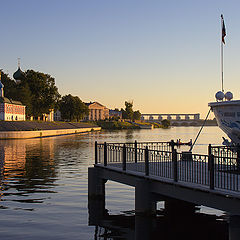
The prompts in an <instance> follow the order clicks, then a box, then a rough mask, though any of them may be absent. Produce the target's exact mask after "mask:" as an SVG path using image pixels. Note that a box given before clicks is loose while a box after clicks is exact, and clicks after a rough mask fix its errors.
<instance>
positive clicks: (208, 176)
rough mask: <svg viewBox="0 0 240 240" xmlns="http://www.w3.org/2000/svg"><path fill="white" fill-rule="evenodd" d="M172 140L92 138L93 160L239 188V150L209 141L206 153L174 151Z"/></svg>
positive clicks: (124, 169)
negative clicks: (117, 140) (129, 140)
mask: <svg viewBox="0 0 240 240" xmlns="http://www.w3.org/2000/svg"><path fill="white" fill-rule="evenodd" d="M174 146H175V144H174V142H173V141H171V142H159V143H158V142H136V141H135V142H133V143H126V144H124V143H104V144H98V143H97V142H95V164H102V165H104V166H110V167H116V168H120V169H121V170H122V171H126V170H128V171H134V172H139V173H142V174H144V175H146V176H156V177H161V178H168V179H172V180H174V181H175V182H178V181H179V182H190V183H194V184H198V185H204V186H209V188H210V189H216V188H218V189H225V190H231V191H240V186H239V184H238V183H239V181H240V179H239V178H240V175H239V174H240V171H239V167H238V162H239V161H238V154H237V153H236V152H233V153H231V152H230V150H229V149H227V150H226V149H225V148H222V150H220V147H212V146H211V145H209V148H208V155H203V154H192V153H191V152H177V151H176V149H175V148H174Z"/></svg>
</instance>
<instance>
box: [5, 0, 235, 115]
mask: <svg viewBox="0 0 240 240" xmlns="http://www.w3.org/2000/svg"><path fill="white" fill-rule="evenodd" d="M239 10H240V1H239V0H236V1H233V0H230V1H221V0H201V1H197V0H181V1H179V0H168V1H167V0H145V1H142V0H85V1H83V0H65V1H63V0H47V1H46V0H41V1H40V0H39V1H37V0H35V1H33V0H21V1H18V0H16V1H13V0H9V1H3V0H2V1H1V13H0V22H1V41H0V43H1V66H0V67H1V68H2V69H3V70H4V72H8V73H9V75H10V76H11V77H12V74H13V73H14V72H15V71H16V69H17V58H18V57H20V58H21V69H22V70H24V71H25V70H27V69H34V70H36V71H40V72H44V73H49V74H50V75H52V76H53V77H54V78H55V80H56V85H57V87H58V89H59V92H60V94H61V95H65V94H69V93H70V94H72V95H74V96H76V95H77V96H79V97H80V98H81V99H82V101H85V102H88V101H98V102H100V103H102V104H104V105H105V106H107V107H108V108H115V107H116V108H121V107H124V101H125V100H133V102H134V109H135V110H137V109H139V110H140V111H141V112H142V113H197V112H200V113H201V118H204V117H205V115H206V113H207V112H208V106H207V104H208V102H210V101H214V100H215V99H214V95H215V93H216V92H217V91H218V90H220V89H221V69H220V43H221V26H220V15H221V14H223V15H224V20H225V26H226V31H227V36H226V37H225V41H226V45H225V47H224V62H225V63H224V79H225V80H224V89H225V91H228V90H230V91H232V92H233V95H234V98H235V99H238V98H240V85H239V82H240V15H239Z"/></svg>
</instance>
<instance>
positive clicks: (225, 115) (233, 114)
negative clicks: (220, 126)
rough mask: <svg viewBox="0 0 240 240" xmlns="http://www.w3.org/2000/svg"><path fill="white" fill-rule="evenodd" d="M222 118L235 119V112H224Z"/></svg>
mask: <svg viewBox="0 0 240 240" xmlns="http://www.w3.org/2000/svg"><path fill="white" fill-rule="evenodd" d="M224 117H235V112H225V113H224Z"/></svg>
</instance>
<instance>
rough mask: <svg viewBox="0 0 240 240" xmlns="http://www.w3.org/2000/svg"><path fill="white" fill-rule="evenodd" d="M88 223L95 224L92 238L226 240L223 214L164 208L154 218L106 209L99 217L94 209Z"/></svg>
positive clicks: (100, 239) (226, 225)
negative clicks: (184, 212) (174, 211)
mask: <svg viewBox="0 0 240 240" xmlns="http://www.w3.org/2000/svg"><path fill="white" fill-rule="evenodd" d="M92 214H94V215H93V216H89V217H90V218H91V219H95V220H96V219H98V221H97V222H96V221H95V222H89V224H90V225H94V226H95V233H94V239H95V240H97V239H99V240H102V239H104V240H107V239H125V240H134V239H136V240H155V239H164V240H176V239H185V240H186V239H189V240H190V239H191V240H192V239H195V240H203V239H218V240H227V239H228V223H227V221H226V219H225V218H224V217H217V216H215V215H208V214H202V213H199V212H195V213H194V214H192V215H174V216H173V215H168V214H166V212H164V209H161V210H158V211H157V216H156V217H143V216H135V215H134V211H129V212H123V213H122V214H118V215H110V214H108V211H105V214H104V215H102V217H101V218H100V219H99V216H97V215H98V214H99V212H97V211H95V212H94V213H92Z"/></svg>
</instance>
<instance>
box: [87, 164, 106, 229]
mask: <svg viewBox="0 0 240 240" xmlns="http://www.w3.org/2000/svg"><path fill="white" fill-rule="evenodd" d="M105 183H106V180H105V179H103V178H101V176H100V174H99V169H97V168H94V167H93V168H88V212H89V225H98V223H99V221H100V220H101V219H102V217H103V216H104V214H105V212H106V210H105Z"/></svg>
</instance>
